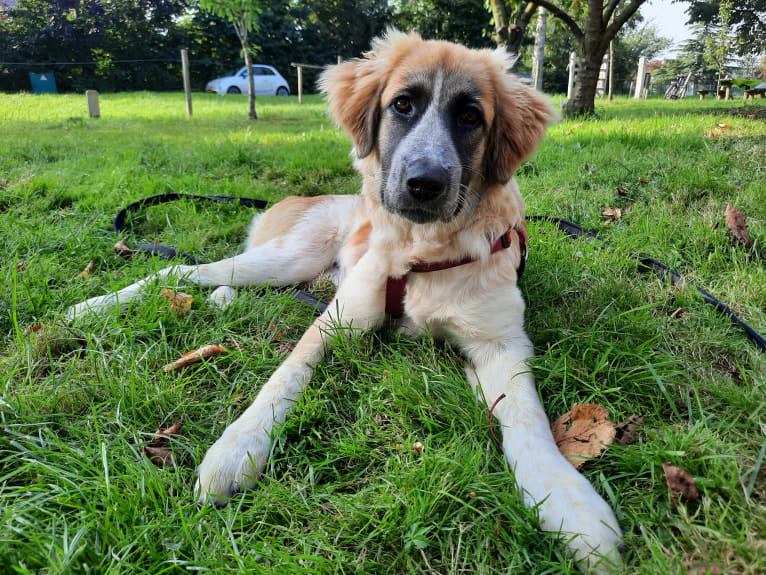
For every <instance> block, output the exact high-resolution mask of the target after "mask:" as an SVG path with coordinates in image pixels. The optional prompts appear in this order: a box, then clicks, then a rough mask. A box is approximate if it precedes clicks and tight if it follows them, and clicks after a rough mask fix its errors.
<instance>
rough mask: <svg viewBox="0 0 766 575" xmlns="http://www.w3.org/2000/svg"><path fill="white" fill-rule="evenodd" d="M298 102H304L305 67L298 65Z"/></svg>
mask: <svg viewBox="0 0 766 575" xmlns="http://www.w3.org/2000/svg"><path fill="white" fill-rule="evenodd" d="M298 103H299V104H303V67H302V66H298Z"/></svg>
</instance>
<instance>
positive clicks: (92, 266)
mask: <svg viewBox="0 0 766 575" xmlns="http://www.w3.org/2000/svg"><path fill="white" fill-rule="evenodd" d="M97 267H98V262H97V261H96V260H90V261H89V262H88V265H87V266H85V269H84V270H82V272H80V274H81V275H82V277H84V278H87V277H90V276H92V275H93V274H94V273H95V272H96V268H97Z"/></svg>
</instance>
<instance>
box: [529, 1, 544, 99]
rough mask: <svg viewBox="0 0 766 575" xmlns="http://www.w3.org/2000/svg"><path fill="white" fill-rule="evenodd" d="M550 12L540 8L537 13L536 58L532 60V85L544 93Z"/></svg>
mask: <svg viewBox="0 0 766 575" xmlns="http://www.w3.org/2000/svg"><path fill="white" fill-rule="evenodd" d="M547 20H548V11H547V10H546V9H545V8H542V7H540V8H539V9H538V11H537V28H536V29H535V57H534V60H532V83H533V84H534V86H535V89H536V90H539V91H541V92H542V91H543V62H544V59H545V32H546V28H547V26H546V24H547Z"/></svg>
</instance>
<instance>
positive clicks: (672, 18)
mask: <svg viewBox="0 0 766 575" xmlns="http://www.w3.org/2000/svg"><path fill="white" fill-rule="evenodd" d="M687 6H688V4H686V3H683V2H682V3H680V4H676V3H673V2H671V0H648V1H647V2H645V3H644V4H643V5H642V6H641V14H643V15H644V18H645V19H646V21H647V22H652V23H653V24H654V25H655V26H656V27H657V29H658V30H659V32H660V35H662V36H665V37H666V38H672V39H673V47H672V48H671V49H670V50H668V51H667V52H665V53H664V54H662V56H661V57H665V58H667V57H670V56H672V53H673V52H674V48H677V47H678V45H679V44H680V43H681V42H683V41H684V40H686V39H687V38H689V37H690V36H691V33H690V31H689V29H688V27H687V26H686V20H687V19H688V16H687V15H686V14H685V12H684V11H685V10H686V8H687Z"/></svg>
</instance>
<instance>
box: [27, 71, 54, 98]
mask: <svg viewBox="0 0 766 575" xmlns="http://www.w3.org/2000/svg"><path fill="white" fill-rule="evenodd" d="M29 81H30V82H31V83H32V91H33V92H34V93H35V94H57V93H58V90H57V89H56V78H54V77H53V72H42V73H41V74H35V73H34V72H30V73H29Z"/></svg>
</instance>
